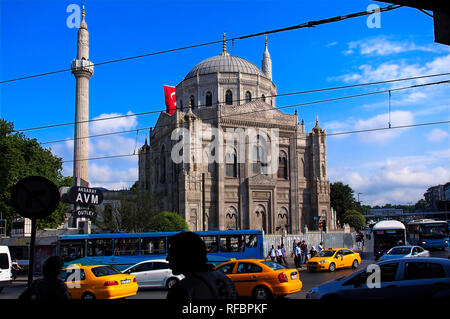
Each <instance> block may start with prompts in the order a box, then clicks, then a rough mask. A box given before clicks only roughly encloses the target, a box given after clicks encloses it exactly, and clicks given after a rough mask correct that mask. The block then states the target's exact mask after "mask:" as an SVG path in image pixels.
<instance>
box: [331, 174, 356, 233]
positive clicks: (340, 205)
mask: <svg viewBox="0 0 450 319" xmlns="http://www.w3.org/2000/svg"><path fill="white" fill-rule="evenodd" d="M330 201H331V207H333V208H334V209H335V210H336V216H337V218H338V221H339V222H340V223H341V224H342V223H343V216H344V214H345V212H347V211H348V210H351V209H360V205H359V203H358V202H356V201H355V197H354V191H353V189H352V188H351V187H350V186H348V185H344V184H343V183H342V182H336V183H331V185H330Z"/></svg>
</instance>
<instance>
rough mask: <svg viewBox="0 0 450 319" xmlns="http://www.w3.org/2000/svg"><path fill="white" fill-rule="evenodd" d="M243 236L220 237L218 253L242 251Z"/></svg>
mask: <svg viewBox="0 0 450 319" xmlns="http://www.w3.org/2000/svg"><path fill="white" fill-rule="evenodd" d="M244 249H245V246H244V236H243V235H226V236H220V251H222V252H227V253H232V252H240V251H244Z"/></svg>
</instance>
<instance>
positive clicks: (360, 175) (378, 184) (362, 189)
mask: <svg viewBox="0 0 450 319" xmlns="http://www.w3.org/2000/svg"><path fill="white" fill-rule="evenodd" d="M449 160H450V149H445V150H441V151H435V152H428V153H427V154H424V155H422V156H403V157H390V158H387V159H385V160H383V161H378V162H372V163H364V164H362V165H361V166H359V167H354V166H353V167H333V168H329V177H330V180H331V181H332V182H336V181H341V182H343V183H345V184H348V185H350V187H352V189H353V190H354V191H355V193H356V192H357V193H362V195H361V196H360V200H361V201H362V202H363V204H369V205H384V204H386V203H391V204H406V203H409V202H410V203H416V202H417V201H418V200H419V199H421V198H422V197H423V194H424V193H425V191H426V190H427V188H428V187H430V186H433V185H438V184H444V183H446V182H448V181H449V180H450V165H449V163H450V161H449Z"/></svg>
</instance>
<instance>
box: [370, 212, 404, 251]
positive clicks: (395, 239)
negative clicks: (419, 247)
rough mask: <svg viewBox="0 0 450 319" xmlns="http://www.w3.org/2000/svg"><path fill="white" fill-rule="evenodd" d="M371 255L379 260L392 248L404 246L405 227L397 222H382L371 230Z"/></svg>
mask: <svg viewBox="0 0 450 319" xmlns="http://www.w3.org/2000/svg"><path fill="white" fill-rule="evenodd" d="M372 233H373V253H374V256H375V258H376V259H378V258H380V257H381V256H382V255H383V254H385V253H386V252H387V251H388V250H389V249H391V248H392V247H394V246H402V245H406V227H405V225H403V223H401V222H399V221H397V220H382V221H379V222H378V223H376V224H375V225H374V226H373V228H372Z"/></svg>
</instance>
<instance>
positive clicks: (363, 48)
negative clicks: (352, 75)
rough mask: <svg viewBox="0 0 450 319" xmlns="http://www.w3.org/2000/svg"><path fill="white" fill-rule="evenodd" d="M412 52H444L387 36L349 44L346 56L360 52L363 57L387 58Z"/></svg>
mask: <svg viewBox="0 0 450 319" xmlns="http://www.w3.org/2000/svg"><path fill="white" fill-rule="evenodd" d="M410 51H422V52H441V51H443V49H441V48H440V47H439V46H436V45H434V44H433V45H427V46H423V45H416V44H415V43H413V42H411V41H407V40H403V41H393V40H390V39H389V37H387V36H379V37H375V38H368V39H364V40H359V41H352V42H349V43H348V49H347V50H346V51H345V52H344V54H347V55H348V54H353V53H355V52H358V53H359V54H361V55H369V56H373V55H376V56H385V55H391V54H399V53H403V52H410Z"/></svg>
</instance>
